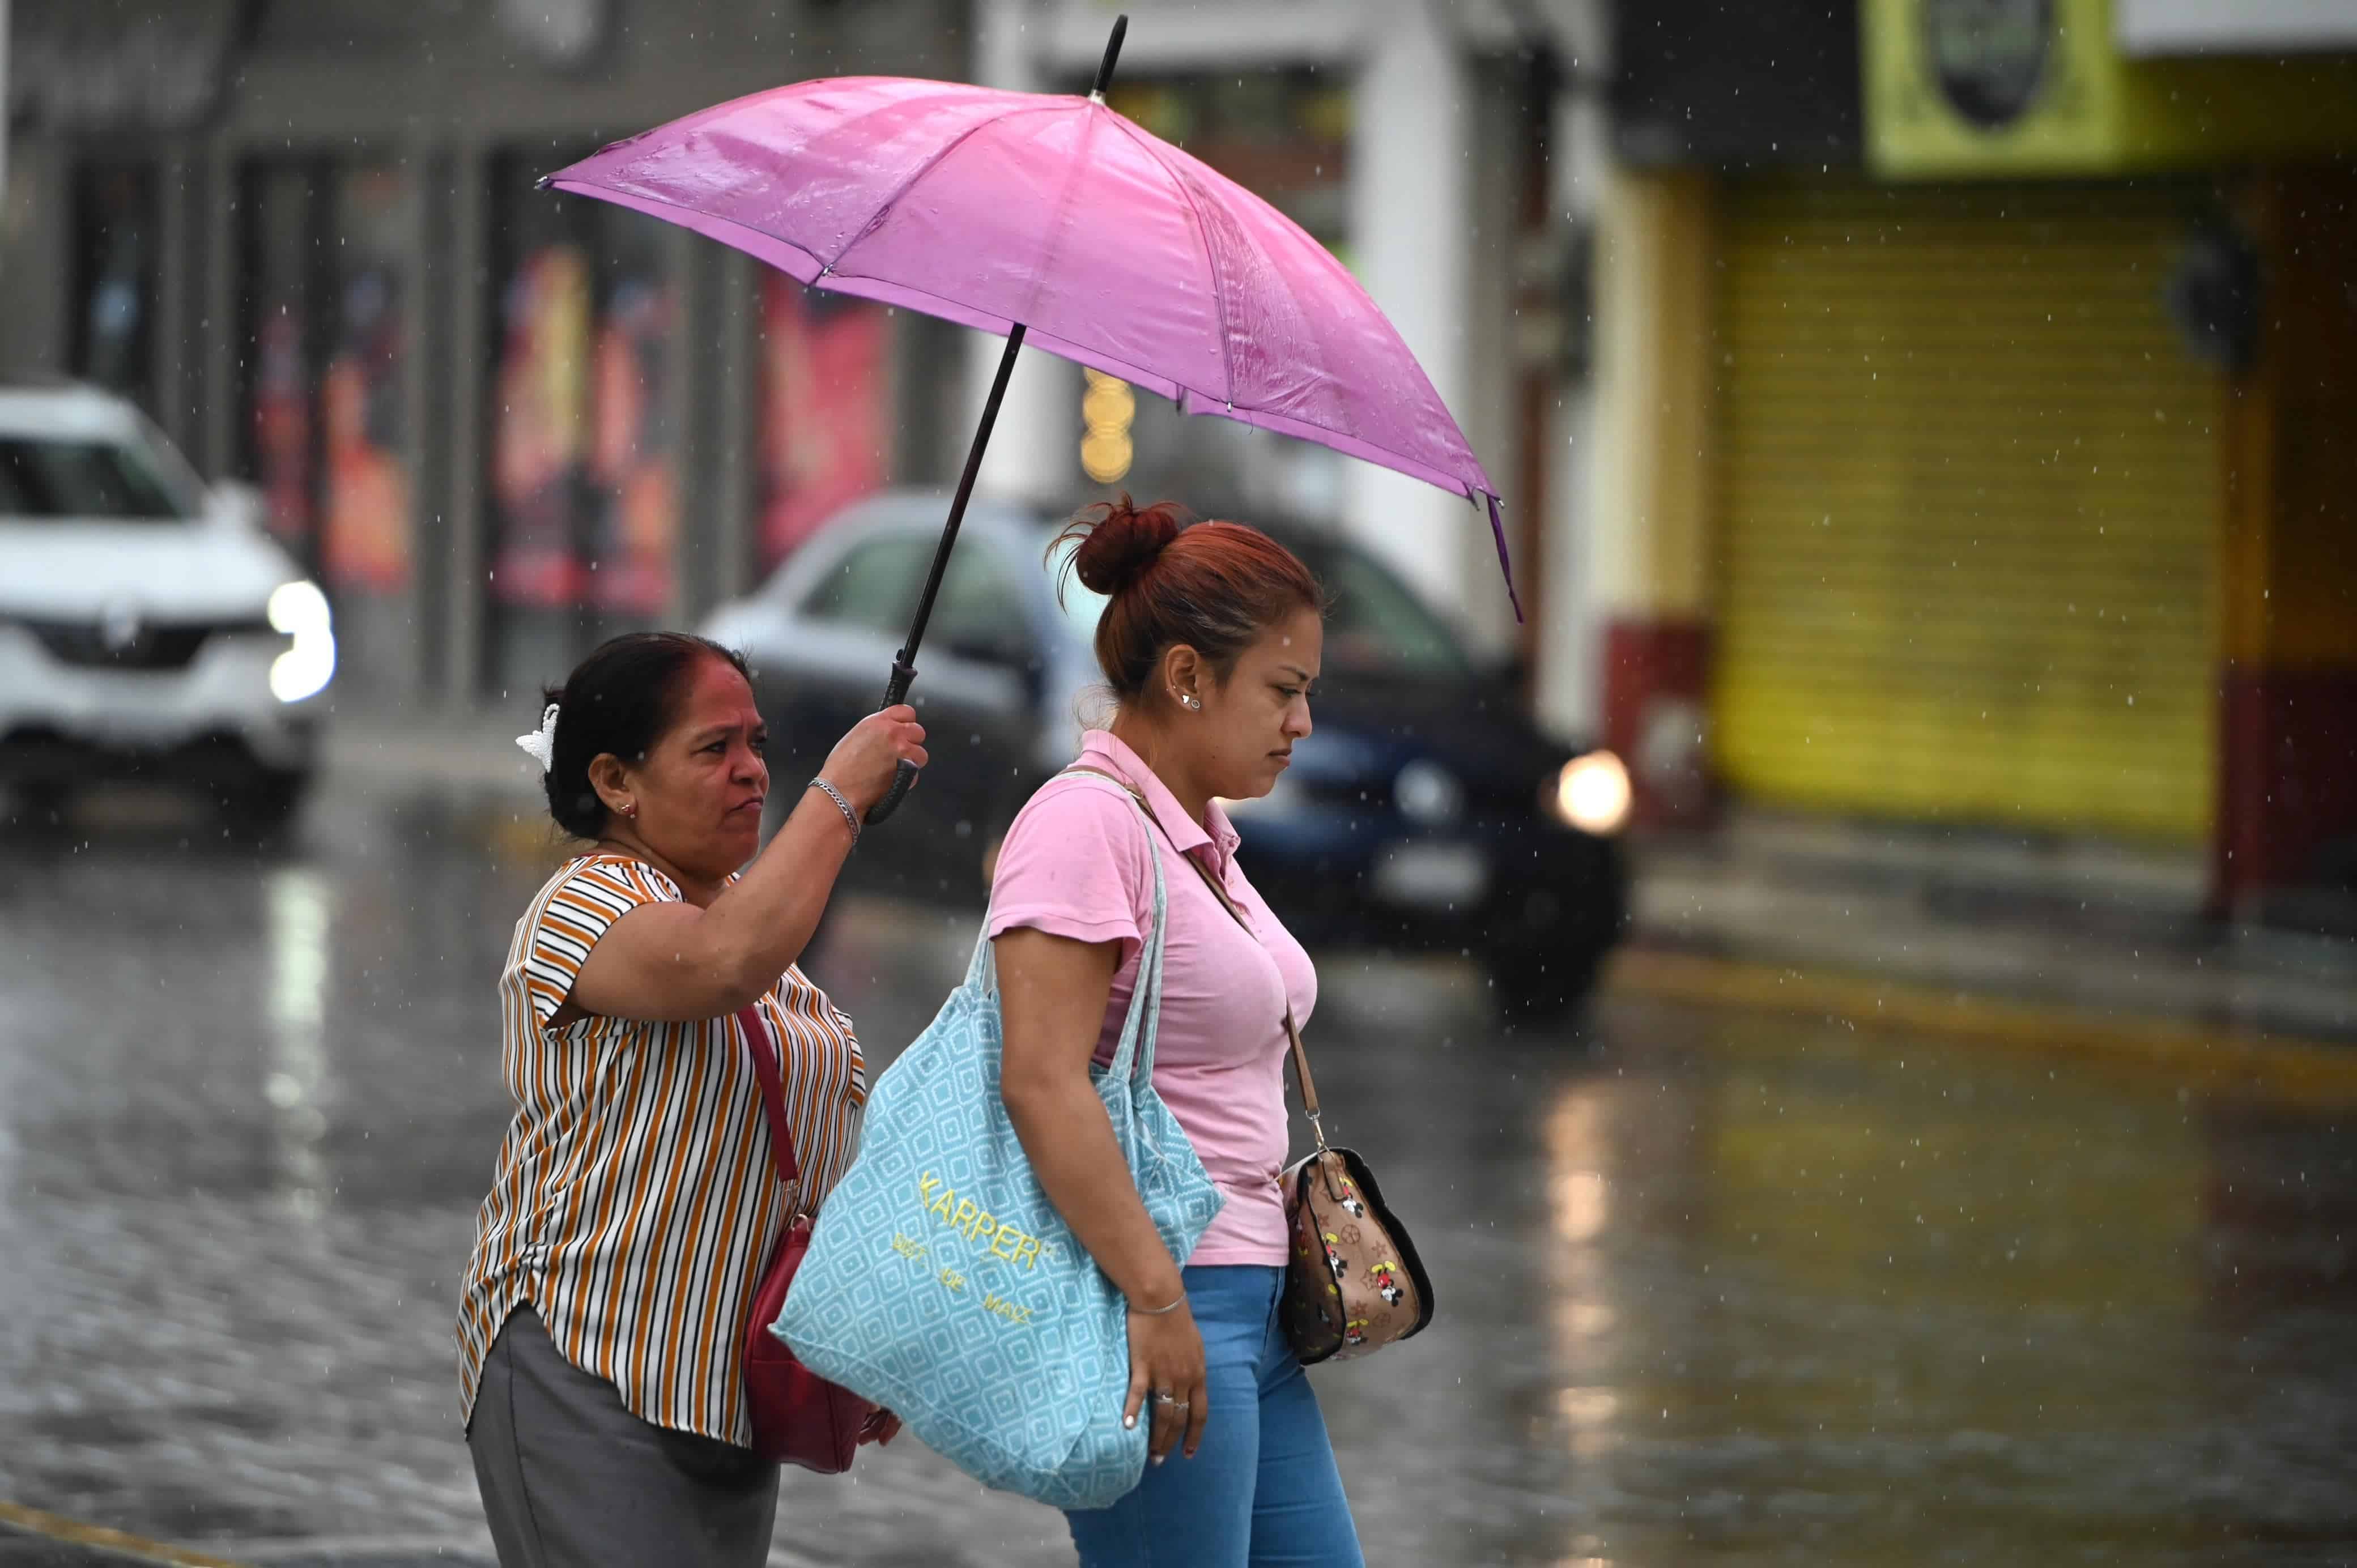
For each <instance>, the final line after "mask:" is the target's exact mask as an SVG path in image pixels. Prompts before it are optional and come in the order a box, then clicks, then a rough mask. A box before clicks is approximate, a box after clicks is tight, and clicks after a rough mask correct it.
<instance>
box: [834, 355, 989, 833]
mask: <svg viewBox="0 0 2357 1568" xmlns="http://www.w3.org/2000/svg"><path fill="white" fill-rule="evenodd" d="M1023 333H1024V327H1023V323H1021V322H1019V321H1018V322H1017V323H1016V324H1015V325H1014V327H1013V328H1011V329H1009V331H1008V332H1007V334H1006V352H1005V353H1003V354H1001V355H1000V356H999V357H998V376H997V379H996V380H995V381H992V382H991V383H990V396H989V397H988V398H986V399H985V400H984V402H983V405H982V421H981V423H980V424H976V425H975V426H974V445H973V446H969V447H967V448H966V454H965V472H964V473H963V474H960V475H959V476H958V487H957V494H956V496H955V497H954V498H952V500H951V501H950V520H949V523H948V525H947V526H946V527H944V528H943V529H942V542H941V544H940V545H939V546H938V547H937V548H936V549H935V550H934V551H933V569H932V570H931V572H930V573H928V574H927V575H926V577H925V591H924V593H923V594H922V595H920V596H919V597H918V599H917V613H916V616H915V617H914V618H912V619H911V620H910V621H909V640H908V641H907V642H905V643H903V644H902V645H901V647H900V652H899V656H898V657H897V658H895V659H894V660H892V679H891V680H890V681H888V682H886V684H885V687H884V706H886V707H891V706H893V705H894V704H896V703H904V702H906V701H908V699H909V686H910V685H911V684H913V683H914V682H915V681H916V679H917V645H918V644H919V643H920V642H922V641H924V640H925V623H926V622H927V621H929V620H931V619H932V618H933V598H934V596H936V595H938V594H939V593H940V592H941V591H942V574H943V573H944V572H946V571H948V570H949V564H950V552H951V551H952V550H953V549H955V548H956V547H957V536H958V529H959V527H960V526H961V525H962V524H963V523H964V521H965V507H966V502H967V501H969V500H971V499H973V497H974V476H975V475H977V474H979V473H981V472H982V454H983V449H984V448H985V447H987V446H989V445H990V428H991V426H992V425H994V424H997V423H998V405H999V403H1001V402H1003V401H1004V400H1005V399H1006V379H1007V378H1008V377H1009V376H1011V375H1013V374H1014V373H1015V356H1016V355H1017V353H1019V352H1020V351H1021V350H1022V348H1023ZM916 781H917V768H916V765H915V764H913V763H909V762H903V763H902V764H900V767H899V771H898V772H896V773H895V774H894V775H893V776H892V788H891V789H889V790H888V791H886V793H885V796H884V798H883V799H882V800H878V801H877V802H876V804H874V805H873V806H870V807H869V808H868V809H867V821H868V822H871V823H872V822H882V821H883V820H884V819H885V818H887V817H888V816H890V815H891V814H892V813H893V812H894V811H899V809H900V798H901V797H902V796H904V795H906V794H907V793H908V792H909V786H910V785H911V784H914V783H915V782H916Z"/></svg>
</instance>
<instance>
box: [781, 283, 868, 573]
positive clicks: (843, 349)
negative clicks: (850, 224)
mask: <svg viewBox="0 0 2357 1568" xmlns="http://www.w3.org/2000/svg"><path fill="white" fill-rule="evenodd" d="M761 325H762V351H761V392H762V398H761V408H762V413H761V444H760V451H761V475H760V480H761V487H760V495H761V524H760V532H759V563H760V567H761V569H762V570H763V571H765V572H766V571H768V570H769V569H770V567H771V566H773V565H775V564H777V563H778V562H780V561H781V560H783V559H784V558H785V557H786V556H787V555H788V554H789V553H791V552H792V550H793V548H794V546H795V545H797V544H800V543H801V542H802V540H803V539H805V538H806V537H808V536H809V534H810V532H812V530H813V529H815V528H817V527H818V526H819V525H820V524H822V523H823V522H824V521H826V520H827V519H828V518H830V517H832V516H834V514H835V513H836V512H837V511H840V510H842V509H843V508H844V507H845V506H847V505H849V504H850V503H851V502H853V501H855V500H857V499H859V498H860V497H862V496H865V495H867V494H870V493H871V492H873V491H876V490H878V489H883V487H884V485H885V483H886V480H887V477H888V476H887V470H888V465H889V463H890V461H891V431H892V424H891V419H892V401H891V349H892V321H891V313H890V312H889V311H888V310H886V309H885V308H884V307H883V306H878V305H875V304H871V303H869V302H867V301H866V300H857V299H846V298H845V297H843V296H842V295H833V294H823V293H815V292H813V291H811V290H808V289H805V288H803V287H802V285H800V284H798V283H796V282H794V281H793V280H792V279H791V278H790V277H787V276H786V275H784V274H781V273H776V272H770V271H766V270H765V271H764V272H763V273H762V274H761Z"/></svg>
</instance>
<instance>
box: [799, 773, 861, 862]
mask: <svg viewBox="0 0 2357 1568" xmlns="http://www.w3.org/2000/svg"><path fill="white" fill-rule="evenodd" d="M802 788H804V789H823V790H825V791H826V798H827V799H828V800H832V801H834V809H835V810H836V811H841V812H842V813H843V820H844V821H845V822H846V823H848V824H850V827H851V847H852V848H854V849H857V848H858V847H859V813H858V812H856V811H853V810H852V809H851V802H850V801H848V800H845V799H844V798H843V791H842V790H840V789H836V788H835V787H834V785H832V784H830V783H828V782H827V781H826V780H825V779H812V780H811V781H810V782H809V783H808V784H805V785H804V786H802Z"/></svg>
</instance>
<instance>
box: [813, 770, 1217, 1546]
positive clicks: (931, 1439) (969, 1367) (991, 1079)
mask: <svg viewBox="0 0 2357 1568" xmlns="http://www.w3.org/2000/svg"><path fill="white" fill-rule="evenodd" d="M1085 787H1087V788H1098V787H1099V786H1096V785H1093V784H1092V785H1088V786H1085ZM1102 787H1103V788H1105V789H1118V788H1119V786H1117V785H1115V784H1113V783H1112V782H1111V781H1110V780H1108V781H1106V782H1105V783H1104V784H1103V786H1102ZM1122 795H1123V798H1124V799H1125V800H1130V804H1131V806H1132V807H1133V808H1134V809H1135V810H1136V811H1138V813H1139V826H1140V827H1141V828H1142V829H1145V830H1146V832H1147V833H1148V839H1147V843H1146V848H1147V851H1148V858H1149V860H1150V861H1151V863H1152V864H1153V866H1154V929H1153V930H1152V931H1151V932H1150V933H1148V935H1147V937H1146V946H1145V949H1144V950H1143V951H1142V952H1141V953H1140V954H1139V957H1138V965H1137V983H1136V986H1135V990H1134V992H1133V993H1132V994H1131V996H1130V1003H1129V1015H1128V1017H1127V1018H1126V1019H1125V1020H1124V1022H1123V1024H1122V1030H1121V1043H1120V1046H1119V1047H1118V1048H1117V1049H1116V1050H1115V1051H1114V1058H1113V1061H1112V1063H1111V1065H1110V1066H1108V1067H1098V1068H1092V1069H1091V1074H1092V1078H1093V1079H1094V1081H1095V1085H1096V1090H1097V1094H1098V1096H1099V1097H1100V1098H1101V1099H1102V1100H1103V1101H1104V1108H1105V1114H1106V1115H1107V1116H1108V1117H1109V1118H1110V1119H1111V1120H1112V1122H1113V1130H1114V1137H1115V1139H1117V1140H1118V1141H1119V1143H1120V1144H1121V1150H1122V1154H1123V1156H1124V1157H1125V1159H1126V1160H1127V1161H1128V1164H1129V1172H1130V1176H1131V1177H1132V1178H1133V1179H1134V1180H1135V1182H1136V1183H1137V1190H1138V1194H1139V1196H1140V1197H1143V1198H1144V1199H1145V1200H1146V1213H1147V1214H1148V1215H1150V1216H1151V1217H1152V1218H1153V1220H1154V1223H1155V1226H1156V1228H1157V1230H1160V1231H1161V1233H1162V1240H1163V1244H1164V1245H1165V1246H1167V1247H1168V1248H1169V1249H1170V1256H1171V1257H1172V1259H1173V1260H1175V1261H1177V1262H1180V1263H1184V1262H1186V1259H1187V1256H1188V1254H1189V1253H1190V1252H1192V1251H1194V1248H1195V1243H1196V1242H1197V1241H1198V1240H1200V1239H1201V1237H1202V1234H1203V1230H1204V1228H1205V1227H1207V1226H1208V1225H1210V1224H1211V1219H1212V1217H1213V1216H1214V1215H1216V1214H1217V1213H1218V1212H1219V1209H1220V1205H1221V1203H1222V1197H1221V1196H1220V1192H1219V1189H1218V1188H1217V1187H1213V1186H1212V1185H1211V1177H1210V1176H1207V1175H1205V1174H1204V1171H1203V1164H1202V1161H1200V1159H1198V1158H1197V1157H1196V1155H1195V1150H1194V1146H1193V1145H1192V1144H1189V1143H1188V1141H1187V1135H1186V1133H1183V1132H1182V1131H1180V1129H1179V1122H1178V1119H1177V1118H1176V1117H1174V1116H1173V1115H1172V1114H1171V1113H1170V1111H1169V1108H1168V1106H1166V1105H1164V1104H1163V1103H1162V1099H1161V1097H1160V1096H1159V1095H1157V1093H1155V1091H1154V1086H1153V1082H1152V1075H1153V1070H1154V1032H1155V1015H1156V1013H1157V1010H1158V1008H1159V1006H1160V1004H1161V995H1162V950H1163V940H1164V934H1165V927H1166V926H1167V925H1168V898H1167V890H1166V889H1165V887H1164V886H1163V878H1162V862H1161V857H1160V856H1159V855H1158V854H1153V853H1152V852H1153V849H1154V844H1153V841H1152V837H1151V832H1152V830H1151V828H1150V827H1149V826H1148V825H1147V823H1146V820H1145V809H1144V808H1143V807H1141V806H1138V805H1137V802H1136V801H1135V800H1134V799H1131V797H1130V796H1129V794H1128V792H1127V791H1126V790H1123V791H1122ZM983 929H984V931H985V933H987V931H988V930H989V923H988V921H987V919H985V922H984V926H983ZM1000 1042H1001V1033H1000V1020H999V1007H998V988H997V977H996V969H995V966H994V964H993V961H992V955H991V948H990V939H989V937H988V936H987V935H986V934H985V936H984V937H983V938H982V939H981V940H979V941H977V942H976V944H975V946H974V961H973V962H972V963H970V964H969V965H968V966H967V968H966V976H965V982H964V983H963V984H962V985H960V986H959V987H958V988H957V990H955V991H954V992H952V993H951V994H950V998H949V1001H948V1002H947V1003H945V1004H943V1005H942V1010H941V1013H940V1015H938V1016H936V1017H935V1018H934V1020H933V1022H932V1024H931V1026H930V1027H928V1028H927V1029H926V1030H925V1032H924V1033H923V1034H922V1035H920V1036H918V1037H917V1040H916V1043H915V1044H913V1045H911V1046H910V1047H909V1048H908V1050H907V1051H906V1052H904V1053H902V1055H901V1056H900V1058H899V1060H897V1061H895V1062H894V1063H893V1064H892V1065H891V1066H890V1067H889V1068H888V1069H885V1071H884V1073H883V1075H882V1076H881V1077H879V1078H878V1079H877V1081H876V1087H875V1090H874V1091H873V1092H872V1093H871V1094H870V1095H869V1097H868V1101H867V1116H866V1128H865V1130H864V1131H863V1132H862V1133H861V1137H860V1148H859V1155H858V1158H857V1159H856V1161H855V1162H854V1163H853V1165H852V1167H851V1169H850V1171H849V1172H847V1173H846V1174H845V1176H844V1178H843V1180H842V1181H841V1182H840V1183H839V1184H838V1185H837V1186H836V1187H835V1188H834V1191H833V1192H831V1193H829V1194H828V1195H827V1197H826V1201H825V1203H824V1204H823V1206H822V1207H821V1208H820V1211H819V1215H818V1219H817V1222H816V1225H815V1227H814V1229H813V1233H812V1237H811V1247H810V1252H809V1254H808V1255H807V1256H806V1257H805V1258H804V1259H803V1261H802V1269H801V1272H800V1273H797V1274H796V1275H795V1276H794V1283H793V1288H792V1289H791V1291H789V1292H788V1293H787V1295H786V1304H785V1307H784V1310H783V1311H781V1312H780V1314H779V1316H778V1320H777V1322H776V1323H775V1324H773V1325H771V1326H770V1332H772V1333H774V1334H776V1335H777V1336H778V1337H780V1338H781V1339H783V1340H784V1341H785V1342H786V1344H787V1345H788V1347H789V1348H791V1349H792V1351H793V1353H794V1355H795V1356H796V1357H797V1358H799V1359H801V1361H802V1364H803V1365H804V1366H806V1367H808V1368H809V1369H811V1370H812V1371H813V1372H816V1373H817V1374H818V1375H819V1376H820V1377H822V1378H825V1379H827V1380H829V1381H831V1382H836V1383H840V1384H842V1385H843V1386H844V1387H845V1388H847V1389H850V1390H851V1391H854V1392H856V1393H857V1394H860V1395H862V1396H863V1397H865V1398H866V1399H870V1400H873V1401H874V1402H877V1404H880V1405H883V1406H885V1407H887V1408H888V1409H889V1410H891V1411H893V1412H895V1413H897V1414H898V1415H899V1417H900V1419H901V1421H902V1423H904V1424H906V1425H907V1427H908V1428H909V1431H911V1432H913V1433H915V1434H917V1436H918V1437H919V1438H920V1440H922V1441H923V1443H924V1444H925V1445H926V1446H927V1447H929V1448H931V1449H932V1450H934V1451H935V1452H936V1453H939V1454H941V1455H944V1456H945V1457H947V1458H948V1459H950V1460H951V1461H952V1463H954V1464H955V1465H957V1466H958V1467H959V1468H961V1469H963V1470H964V1471H965V1472H966V1473H967V1474H968V1475H970V1476H972V1477H974V1478H975V1479H976V1480H978V1481H981V1482H982V1483H983V1484H984V1485H985V1486H990V1487H999V1488H1001V1489H1003V1490H1006V1491H1012V1492H1020V1493H1022V1494H1023V1495H1024V1496H1026V1497H1029V1498H1037V1499H1038V1500H1039V1501H1040V1502H1043V1503H1050V1504H1053V1505H1054V1506H1056V1507H1058V1508H1068V1509H1087V1508H1103V1507H1106V1506H1108V1505H1110V1504H1112V1503H1113V1502H1114V1501H1116V1500H1118V1499H1119V1498H1121V1497H1123V1496H1124V1495H1125V1494H1126V1493H1127V1492H1129V1491H1130V1490H1131V1489H1132V1488H1133V1487H1135V1486H1136V1485H1137V1482H1138V1477H1140V1476H1141V1475H1142V1474H1144V1471H1145V1466H1146V1435H1147V1433H1146V1425H1147V1423H1144V1422H1141V1423H1138V1425H1137V1426H1136V1427H1135V1428H1134V1429H1128V1430H1125V1429H1124V1428H1123V1426H1122V1423H1121V1412H1122V1405H1123V1403H1124V1402H1125V1400H1126V1398H1127V1395H1128V1391H1129V1320H1128V1315H1127V1314H1128V1308H1127V1305H1126V1304H1125V1302H1124V1301H1123V1299H1122V1295H1121V1293H1120V1292H1119V1291H1118V1290H1116V1289H1114V1284H1113V1282H1112V1281H1110V1280H1108V1279H1107V1278H1106V1277H1105V1275H1104V1273H1103V1271H1102V1270H1100V1269H1099V1268H1098V1267H1097V1265H1096V1262H1095V1261H1094V1260H1093V1259H1092V1258H1091V1257H1090V1256H1089V1254H1088V1252H1087V1251H1086V1249H1084V1248H1083V1247H1082V1245H1081V1244H1080V1242H1079V1241H1078V1240H1075V1239H1074V1237H1073V1235H1072V1233H1071V1230H1070V1228H1068V1227H1067V1226H1066V1225H1065V1223H1064V1221H1063V1219H1062V1217H1061V1216H1060V1215H1059V1214H1058V1213H1057V1212H1056V1208H1055V1206H1054V1205H1053V1204H1051V1203H1050V1202H1049V1201H1048V1196H1047V1194H1046V1193H1045V1192H1043V1191H1041V1190H1040V1187H1039V1178H1038V1177H1037V1176H1034V1175H1033V1174H1032V1171H1031V1165H1030V1162H1029V1160H1028V1159H1027V1158H1025V1156H1024V1153H1023V1146H1022V1144H1021V1143H1020V1142H1019V1141H1018V1140H1017V1137H1016V1135H1015V1128H1014V1124H1013V1123H1012V1122H1010V1121H1009V1120H1008V1118H1007V1115H1006V1106H1005V1105H1004V1104H1003V1103H1002V1102H1001V1101H1000V1100H999V1095H998V1081H999V1079H998V1075H999V1049H1000Z"/></svg>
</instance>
